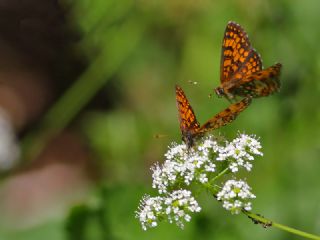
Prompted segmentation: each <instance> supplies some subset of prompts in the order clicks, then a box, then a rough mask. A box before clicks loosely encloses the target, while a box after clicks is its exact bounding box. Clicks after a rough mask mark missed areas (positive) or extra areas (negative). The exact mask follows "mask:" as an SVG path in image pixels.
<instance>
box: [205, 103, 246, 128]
mask: <svg viewBox="0 0 320 240" xmlns="http://www.w3.org/2000/svg"><path fill="white" fill-rule="evenodd" d="M251 100H252V98H251V97H246V98H244V99H242V100H241V101H239V102H237V103H234V104H232V105H230V106H229V107H228V108H226V109H225V110H223V111H222V112H220V113H218V114H217V115H215V116H214V117H213V118H211V119H209V120H208V121H207V122H206V123H205V124H203V125H202V126H201V127H200V129H199V132H206V131H211V130H214V129H217V128H220V127H222V126H225V125H227V124H228V123H231V122H232V121H234V120H235V119H236V117H237V116H238V115H239V113H240V112H242V111H243V110H245V109H246V108H247V107H248V106H249V105H250V103H251Z"/></svg>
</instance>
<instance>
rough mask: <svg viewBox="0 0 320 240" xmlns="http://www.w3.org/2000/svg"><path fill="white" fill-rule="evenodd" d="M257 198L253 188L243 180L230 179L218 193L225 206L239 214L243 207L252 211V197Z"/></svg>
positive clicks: (218, 198) (218, 197)
mask: <svg viewBox="0 0 320 240" xmlns="http://www.w3.org/2000/svg"><path fill="white" fill-rule="evenodd" d="M253 198H256V196H255V195H254V194H253V193H251V188H250V187H249V186H248V184H247V183H246V182H244V181H242V180H239V181H236V180H228V181H227V182H226V183H225V184H224V186H223V188H222V190H221V191H220V192H219V193H218V194H217V200H219V201H222V202H223V205H222V206H223V207H224V208H225V209H227V210H229V211H231V213H233V214H238V213H240V212H241V210H242V209H244V210H247V211H250V210H251V202H250V199H253Z"/></svg>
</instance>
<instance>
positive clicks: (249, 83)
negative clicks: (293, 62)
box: [215, 22, 282, 100]
mask: <svg viewBox="0 0 320 240" xmlns="http://www.w3.org/2000/svg"><path fill="white" fill-rule="evenodd" d="M281 66H282V65H281V64H280V63H277V64H275V65H273V66H271V67H269V68H267V69H263V67H262V60H261V57H260V55H259V54H258V52H257V51H256V50H255V49H253V48H252V47H251V44H250V41H249V38H248V36H247V34H246V32H245V31H244V29H243V28H242V27H241V26H240V25H239V24H237V23H235V22H229V23H228V25H227V27H226V30H225V33H224V38H223V43H222V51H221V63H220V82H221V84H220V86H219V87H217V88H215V92H216V94H217V95H218V96H220V97H222V96H223V97H226V98H227V99H228V100H232V99H234V98H235V96H241V97H246V96H251V97H254V98H257V97H264V96H268V95H270V94H273V93H274V92H277V91H279V89H280V80H279V75H280V70H281Z"/></svg>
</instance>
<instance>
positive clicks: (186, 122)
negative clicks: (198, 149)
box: [176, 85, 251, 148]
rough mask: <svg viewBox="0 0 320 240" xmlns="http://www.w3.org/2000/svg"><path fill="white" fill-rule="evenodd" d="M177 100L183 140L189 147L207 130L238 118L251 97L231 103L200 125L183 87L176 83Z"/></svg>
mask: <svg viewBox="0 0 320 240" xmlns="http://www.w3.org/2000/svg"><path fill="white" fill-rule="evenodd" d="M176 102H177V108H178V115H179V122H180V130H181V134H182V140H183V141H184V142H185V143H186V145H187V146H188V148H190V147H192V146H193V145H194V139H196V138H197V137H200V136H202V135H203V134H204V133H206V132H207V131H211V130H214V129H217V128H220V127H222V126H225V125H227V124H228V123H230V122H232V121H233V120H235V119H236V117H237V116H238V114H239V113H240V112H242V111H243V110H244V109H246V108H247V107H248V106H249V104H250V103H251V97H246V98H244V99H243V100H241V101H239V102H237V103H234V104H232V105H230V106H229V107H228V108H226V109H225V110H223V111H222V112H220V113H218V114H216V115H215V116H214V117H212V118H210V119H209V120H208V121H207V122H206V123H205V124H203V125H202V126H200V124H199V122H198V121H197V118H196V115H195V114H194V111H193V109H192V107H191V105H190V103H189V101H188V99H187V97H186V95H185V93H184V91H183V90H182V88H181V87H180V86H178V85H176Z"/></svg>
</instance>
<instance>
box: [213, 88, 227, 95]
mask: <svg viewBox="0 0 320 240" xmlns="http://www.w3.org/2000/svg"><path fill="white" fill-rule="evenodd" d="M214 90H215V92H216V94H217V95H218V97H222V96H224V95H225V93H224V91H223V88H221V87H217V88H215V89H214Z"/></svg>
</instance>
